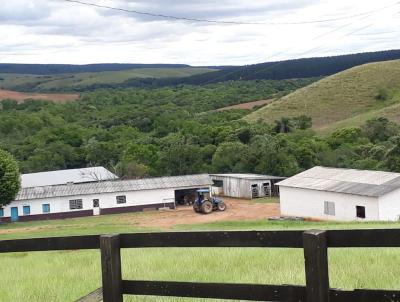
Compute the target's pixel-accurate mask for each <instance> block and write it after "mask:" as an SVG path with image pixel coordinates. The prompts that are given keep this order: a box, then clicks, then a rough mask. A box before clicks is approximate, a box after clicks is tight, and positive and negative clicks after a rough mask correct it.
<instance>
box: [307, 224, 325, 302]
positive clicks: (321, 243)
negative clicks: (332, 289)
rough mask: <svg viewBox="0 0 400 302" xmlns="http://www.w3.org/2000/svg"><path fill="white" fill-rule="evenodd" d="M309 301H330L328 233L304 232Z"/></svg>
mask: <svg viewBox="0 0 400 302" xmlns="http://www.w3.org/2000/svg"><path fill="white" fill-rule="evenodd" d="M303 247H304V260H305V271H306V286H307V289H306V292H307V302H329V272H328V250H327V233H326V232H325V231H306V232H304V233H303Z"/></svg>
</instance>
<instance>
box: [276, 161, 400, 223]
mask: <svg viewBox="0 0 400 302" xmlns="http://www.w3.org/2000/svg"><path fill="white" fill-rule="evenodd" d="M278 186H279V187H280V206H281V214H282V215H283V216H299V217H305V218H314V219H321V220H382V221H387V220H391V221H394V220H399V218H400V174H399V173H391V172H382V171H366V170H354V169H338V168H325V167H314V168H312V169H310V170H307V171H304V172H302V173H300V174H297V175H295V176H293V177H290V178H288V179H286V180H283V181H281V182H279V183H278Z"/></svg>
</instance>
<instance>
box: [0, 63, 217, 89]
mask: <svg viewBox="0 0 400 302" xmlns="http://www.w3.org/2000/svg"><path fill="white" fill-rule="evenodd" d="M214 70H215V69H210V68H202V67H169V68H135V69H129V70H119V71H100V72H83V73H68V74H52V75H33V74H13V73H0V88H1V89H12V90H17V91H37V92H39V91H68V90H84V89H86V88H88V87H91V86H93V85H103V84H121V83H124V82H126V81H130V80H132V79H147V78H154V79H161V78H182V77H188V76H192V75H198V74H201V73H206V72H212V71H214Z"/></svg>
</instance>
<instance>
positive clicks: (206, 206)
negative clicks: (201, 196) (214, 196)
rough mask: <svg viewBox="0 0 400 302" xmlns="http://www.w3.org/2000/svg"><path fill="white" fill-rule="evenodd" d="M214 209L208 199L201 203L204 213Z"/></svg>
mask: <svg viewBox="0 0 400 302" xmlns="http://www.w3.org/2000/svg"><path fill="white" fill-rule="evenodd" d="M212 210H213V206H212V203H211V202H210V201H208V200H206V201H204V202H203V204H202V205H201V211H202V212H203V214H210V213H211V212H212Z"/></svg>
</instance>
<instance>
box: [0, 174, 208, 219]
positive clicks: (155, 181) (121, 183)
mask: <svg viewBox="0 0 400 302" xmlns="http://www.w3.org/2000/svg"><path fill="white" fill-rule="evenodd" d="M210 185H211V179H210V177H209V175H207V174H201V175H187V176H174V177H160V178H148V179H140V180H139V179H138V180H111V181H97V182H84V183H72V182H68V183H67V184H56V185H47V186H36V187H24V188H22V189H21V190H20V192H19V193H18V195H17V197H16V200H15V201H13V202H12V203H11V204H9V205H8V206H6V207H4V208H3V209H0V222H1V221H3V222H9V221H28V220H41V219H58V218H69V217H82V216H91V215H101V214H114V213H123V212H134V211H141V210H143V209H146V208H151V209H158V208H162V207H169V208H174V207H175V200H176V199H177V198H181V197H182V196H184V195H185V194H193V192H195V191H196V190H197V189H200V188H209V187H210Z"/></svg>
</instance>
